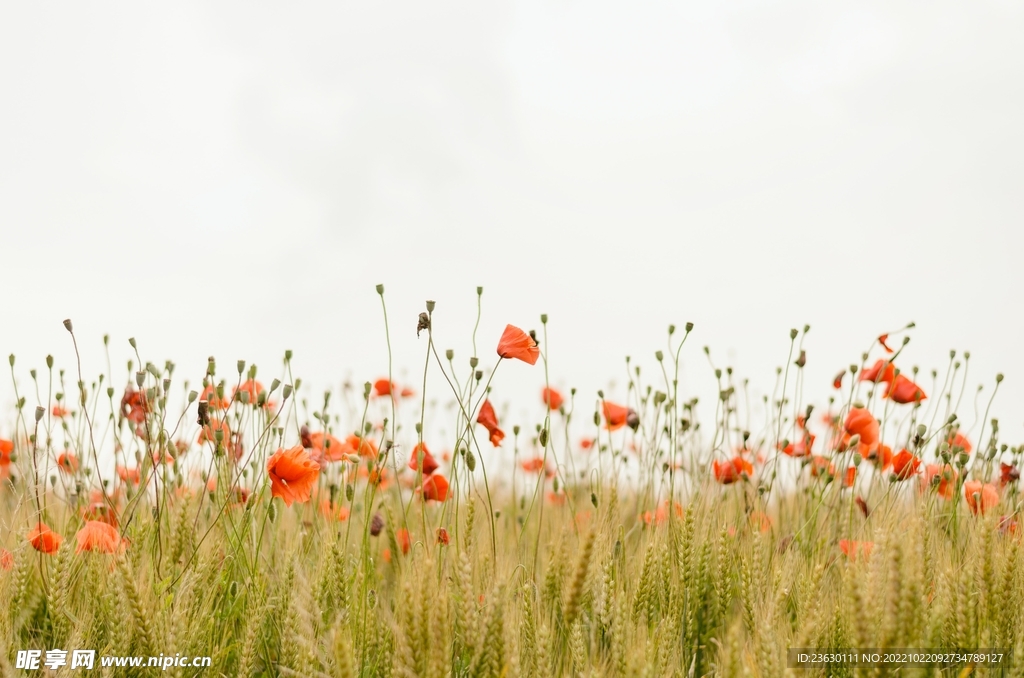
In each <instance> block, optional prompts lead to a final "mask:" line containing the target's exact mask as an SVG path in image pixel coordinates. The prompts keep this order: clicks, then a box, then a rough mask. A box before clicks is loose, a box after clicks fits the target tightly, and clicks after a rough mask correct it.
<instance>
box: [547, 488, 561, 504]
mask: <svg viewBox="0 0 1024 678" xmlns="http://www.w3.org/2000/svg"><path fill="white" fill-rule="evenodd" d="M547 498H548V503H549V504H551V505H552V506H562V505H563V504H565V495H564V494H563V493H561V492H550V491H549V492H548V494H547Z"/></svg>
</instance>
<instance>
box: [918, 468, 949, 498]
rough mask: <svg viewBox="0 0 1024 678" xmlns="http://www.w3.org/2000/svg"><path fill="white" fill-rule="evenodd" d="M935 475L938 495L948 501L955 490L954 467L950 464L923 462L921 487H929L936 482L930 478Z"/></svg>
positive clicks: (925, 488) (924, 488)
mask: <svg viewBox="0 0 1024 678" xmlns="http://www.w3.org/2000/svg"><path fill="white" fill-rule="evenodd" d="M936 476H937V477H938V478H939V480H938V486H937V491H938V494H939V496H940V497H942V498H943V499H945V500H946V501H949V500H950V499H952V498H953V493H954V492H955V491H956V480H957V472H956V469H955V468H953V467H952V466H951V465H950V464H946V465H945V466H942V465H941V464H925V467H924V473H923V474H922V475H921V489H922V490H928V489H931V488H932V486H933V485H934V484H935V482H936V481H934V480H932V479H933V478H935V477H936Z"/></svg>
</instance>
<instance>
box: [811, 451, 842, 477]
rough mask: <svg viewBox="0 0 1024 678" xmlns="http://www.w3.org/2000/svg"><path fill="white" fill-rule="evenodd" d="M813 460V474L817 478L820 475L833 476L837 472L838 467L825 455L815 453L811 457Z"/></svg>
mask: <svg viewBox="0 0 1024 678" xmlns="http://www.w3.org/2000/svg"><path fill="white" fill-rule="evenodd" d="M810 462H811V464H810V465H811V476H812V477H815V478H817V477H818V476H826V477H831V476H834V475H835V474H836V467H835V466H834V465H833V464H832V462H830V461H829V460H828V459H826V458H825V457H823V456H821V455H820V454H815V455H813V456H812V457H811V459H810Z"/></svg>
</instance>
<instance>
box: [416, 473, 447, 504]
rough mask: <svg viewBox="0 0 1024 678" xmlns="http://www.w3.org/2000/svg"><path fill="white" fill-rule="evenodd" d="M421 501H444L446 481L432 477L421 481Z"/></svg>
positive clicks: (440, 476) (438, 476)
mask: <svg viewBox="0 0 1024 678" xmlns="http://www.w3.org/2000/svg"><path fill="white" fill-rule="evenodd" d="M422 490H423V501H444V500H445V499H447V498H448V479H447V478H445V477H444V476H442V475H440V474H438V475H432V476H430V477H428V478H425V479H424V480H423V488H422Z"/></svg>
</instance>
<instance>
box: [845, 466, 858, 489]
mask: <svg viewBox="0 0 1024 678" xmlns="http://www.w3.org/2000/svg"><path fill="white" fill-rule="evenodd" d="M856 480H857V467H856V466H850V467H849V468H847V469H846V473H844V474H843V487H853V483H854V482H856Z"/></svg>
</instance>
